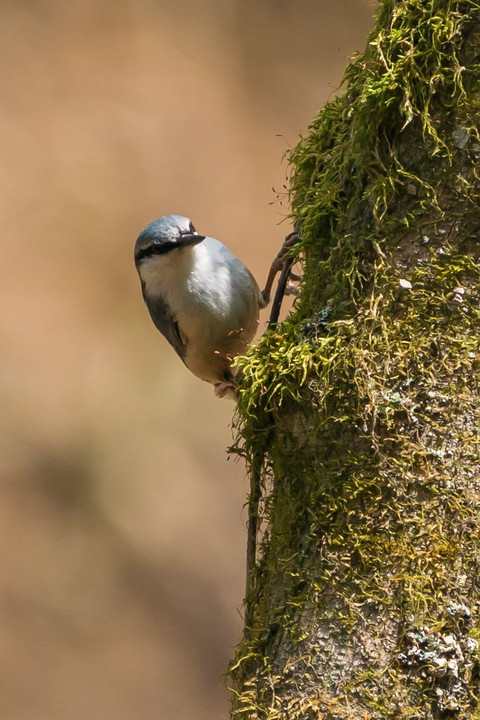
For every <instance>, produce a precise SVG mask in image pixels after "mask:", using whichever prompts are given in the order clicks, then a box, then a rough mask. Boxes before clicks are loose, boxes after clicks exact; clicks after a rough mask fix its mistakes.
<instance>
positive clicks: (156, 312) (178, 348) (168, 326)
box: [142, 282, 186, 360]
mask: <svg viewBox="0 0 480 720" xmlns="http://www.w3.org/2000/svg"><path fill="white" fill-rule="evenodd" d="M142 292H143V299H144V300H145V304H146V306H147V308H148V312H149V313H150V317H151V318H152V320H153V322H154V324H155V327H156V328H157V329H158V330H160V332H161V333H162V335H163V336H164V337H166V338H167V340H168V342H169V343H170V345H171V346H172V347H173V349H174V350H175V352H176V353H178V355H180V357H181V358H182V360H183V358H184V356H185V352H186V346H185V343H184V341H183V340H182V336H181V333H180V329H179V327H178V322H177V320H176V318H175V317H174V316H173V315H172V312H171V310H170V308H169V306H168V305H167V303H166V302H165V300H164V299H163V298H162V297H161V296H156V297H153V298H152V297H151V296H148V295H147V293H146V291H145V285H144V283H143V282H142Z"/></svg>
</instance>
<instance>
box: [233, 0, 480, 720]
mask: <svg viewBox="0 0 480 720" xmlns="http://www.w3.org/2000/svg"><path fill="white" fill-rule="evenodd" d="M479 38H480V10H479V5H478V3H476V2H473V1H472V0H463V1H461V2H460V1H459V0H450V1H447V0H442V1H440V0H429V1H428V2H427V1H426V0H405V1H402V2H392V1H391V0H387V1H386V2H384V3H383V4H382V6H381V8H380V12H379V14H378V19H377V25H376V28H375V30H374V31H373V33H372V34H371V36H370V38H369V42H368V45H367V50H366V51H365V53H363V54H362V55H358V56H357V57H356V59H355V60H354V62H353V63H352V64H351V65H350V67H349V68H348V70H347V73H346V84H347V86H346V92H345V94H344V95H343V96H342V97H340V98H337V99H336V100H334V101H333V102H332V103H329V104H328V105H327V106H326V107H325V108H324V109H323V110H322V111H321V112H320V113H319V115H318V117H317V118H316V119H315V120H314V122H313V123H312V125H311V127H310V128H309V132H308V135H307V136H306V138H305V139H304V140H302V141H301V142H300V143H299V145H298V146H297V148H295V150H294V151H293V152H292V154H291V157H290V161H291V164H292V178H291V201H292V214H293V218H294V219H295V221H296V222H298V223H299V224H300V227H301V244H300V245H299V246H298V247H297V248H296V251H297V252H298V253H299V254H300V253H301V254H302V257H303V262H304V282H303V287H302V295H301V298H300V300H299V302H298V304H297V307H296V310H295V312H294V313H293V314H292V315H291V316H290V317H289V318H288V319H287V320H286V321H285V322H284V323H283V324H282V325H281V326H279V327H278V328H277V329H276V330H275V331H270V332H268V333H266V334H265V336H264V337H263V338H262V339H261V341H260V342H259V343H258V345H257V346H256V347H254V348H252V349H251V350H250V351H249V353H248V354H247V355H246V356H244V357H242V358H239V360H238V365H239V367H240V369H241V371H242V377H243V380H242V384H241V387H240V392H239V405H238V408H239V409H238V424H239V428H240V429H239V443H238V445H237V450H238V451H240V452H242V453H243V454H244V455H245V457H246V458H247V460H248V461H249V462H250V466H251V468H252V471H253V472H254V473H256V474H257V475H259V477H260V481H261V484H262V488H263V493H262V504H261V508H262V513H263V524H262V537H261V547H260V551H259V554H258V562H257V566H256V569H255V573H254V575H255V576H254V578H252V583H251V593H250V597H249V598H248V599H247V600H248V602H249V604H250V607H251V608H252V613H251V627H249V628H248V632H247V633H246V635H245V638H244V641H243V642H242V643H241V644H240V645H239V647H238V649H237V657H236V660H235V663H234V664H233V665H232V669H231V678H232V683H233V685H234V688H235V698H236V699H235V702H234V711H233V717H234V718H236V719H239V718H252V719H253V718H265V720H274V719H275V720H277V719H285V720H286V719H287V718H288V720H294V719H295V718H299V719H300V718H302V719H303V720H304V719H306V718H319V717H322V718H334V717H335V718H341V719H343V718H350V717H352V718H359V717H361V718H412V719H413V718H432V719H433V718H440V717H447V716H449V715H448V713H453V716H454V717H456V718H457V717H458V718H467V717H471V716H472V712H473V707H474V705H475V698H476V695H477V690H478V688H477V681H478V671H477V659H476V652H477V651H476V648H475V637H476V635H478V634H479V629H478V611H479V610H480V607H479V597H480V595H479V580H478V578H479V577H480V573H479V569H480V554H479V553H480V551H479V548H480V524H479V517H478V503H479V502H480V477H479V447H480V434H479V428H480V417H479V414H480V411H479V408H480V397H479V395H480V388H479V382H478V378H479V370H480V348H479V344H480V343H479V337H480V333H479V330H480V262H479V255H480V247H479V245H480V244H479V241H478V238H479V237H480V213H479V207H480V176H479V170H478V161H479V159H480V140H479V137H480V136H479V109H480V108H479V102H478V99H479V84H480V64H479V63H480V40H479ZM327 308H329V310H328V312H326V309H327ZM259 541H260V538H259ZM452 603H453V604H456V605H459V606H465V607H466V608H468V612H469V613H470V618H471V621H470V623H462V622H456V621H455V622H453V621H452V616H451V614H449V610H448V608H450V607H453V605H452ZM422 633H423V635H422ZM420 637H424V638H426V640H421V641H420V640H418V638H420ZM452 637H453V640H451V639H449V638H452ZM445 638H447V640H446V639H445ZM449 642H450V643H451V644H452V647H453V646H454V645H455V643H456V645H455V648H460V650H458V657H457V663H456V670H455V663H453V662H452V663H451V668H450V670H448V672H447V671H445V673H444V674H443V675H442V674H441V672H442V668H443V660H445V659H446V658H447V661H446V662H447V664H448V662H450V660H448V657H449V656H448V652H447V651H444V650H442V648H443V647H444V646H445V643H447V646H448V643H449ZM415 643H416V645H415ZM422 643H423V645H422ZM435 644H436V648H437V650H436V651H435V652H437V651H438V652H437V654H435V652H434V650H429V649H428V648H429V647H430V646H432V647H433V646H434V645H435ZM412 648H413V649H412ZM415 648H416V649H417V650H418V653H417V655H419V653H420V654H421V653H422V652H423V653H427V657H426V660H425V662H424V663H423V664H422V663H416V662H413V661H412V662H410V663H409V661H408V658H410V659H411V658H412V657H413V656H414V655H415V652H416V650H415ZM428 652H432V653H433V655H430V656H428ZM455 652H457V650H455V651H454V650H452V651H451V658H450V659H452V658H453V655H454V654H455ZM409 653H410V654H409ZM442 653H443V654H442ZM460 656H461V657H462V658H463V660H460ZM402 658H403V660H402ZM405 658H406V660H405ZM425 664H426V665H427V666H428V667H429V669H428V671H427V670H425ZM439 668H440V670H439ZM452 668H453V670H452ZM454 670H455V672H454ZM455 673H456V674H455ZM450 716H451V715H450Z"/></svg>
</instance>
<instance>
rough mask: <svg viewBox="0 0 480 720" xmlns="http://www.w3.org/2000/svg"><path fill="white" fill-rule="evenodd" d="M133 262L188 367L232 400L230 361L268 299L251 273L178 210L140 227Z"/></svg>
mask: <svg viewBox="0 0 480 720" xmlns="http://www.w3.org/2000/svg"><path fill="white" fill-rule="evenodd" d="M135 266H136V269H137V272H138V274H139V277H140V281H141V286H142V294H143V299H144V301H145V304H146V306H147V309H148V311H149V313H150V316H151V318H152V320H153V322H154V324H155V326H156V327H157V329H158V330H159V331H160V332H161V333H162V335H164V337H165V338H166V339H167V340H168V342H169V343H170V345H171V346H172V347H173V349H174V350H175V352H176V353H177V355H178V356H179V357H180V358H181V360H182V361H183V363H184V364H185V365H186V367H187V368H188V369H189V370H190V371H191V372H192V373H193V374H194V375H196V376H197V377H198V378H200V379H201V380H205V381H206V382H209V383H212V385H213V386H214V390H215V394H216V395H217V396H218V397H231V398H235V397H236V378H235V372H234V370H233V369H232V362H233V360H234V358H235V357H236V356H237V355H239V354H240V353H243V352H244V351H245V350H246V347H247V346H248V344H249V343H250V342H251V341H252V340H253V338H254V336H255V333H256V331H257V327H258V323H259V311H260V310H261V309H262V308H264V307H266V305H267V304H268V301H269V294H270V293H269V291H268V292H265V291H264V292H263V293H262V291H261V290H260V288H259V287H258V285H257V282H256V280H255V278H254V277H253V275H252V273H251V272H250V270H249V269H248V268H247V267H246V266H245V265H244V264H243V262H241V260H239V259H238V258H237V257H236V256H235V255H234V254H233V253H232V252H231V251H230V250H229V249H228V248H227V246H226V245H224V244H223V243H222V242H220V241H219V240H216V239H215V238H213V237H208V236H206V235H201V234H199V233H198V232H197V230H196V229H195V227H194V226H193V223H192V221H191V220H190V219H189V218H187V217H184V216H183V215H163V216H162V217H159V218H157V219H156V220H154V221H153V222H151V223H150V224H149V225H147V227H146V228H145V229H144V230H142V232H141V233H140V235H139V236H138V238H137V240H136V243H135Z"/></svg>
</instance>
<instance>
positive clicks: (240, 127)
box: [0, 0, 373, 720]
mask: <svg viewBox="0 0 480 720" xmlns="http://www.w3.org/2000/svg"><path fill="white" fill-rule="evenodd" d="M372 14H373V6H372V2H371V0H335V1H333V0H296V1H295V2H294V1H292V0H291V1H290V2H287V1H286V0H255V2H253V0H176V2H174V3H173V2H162V0H157V1H156V2H155V1H154V0H123V1H122V0H120V2H116V3H114V2H112V1H111V0H105V1H104V2H98V1H95V2H94V0H79V1H78V2H73V3H66V2H65V0H38V1H35V0H11V1H9V0H3V2H2V3H1V6H0V52H1V63H0V89H1V94H0V96H1V105H0V119H1V133H0V147H1V155H2V159H3V162H2V167H1V170H0V188H1V196H2V203H1V229H2V240H1V243H0V253H1V262H0V275H1V282H0V292H1V303H0V342H1V363H0V402H1V407H2V413H1V416H0V532H1V543H0V568H1V569H0V583H1V584H0V718H1V720H77V719H78V720H84V719H85V718H89V720H110V719H111V720H127V719H130V718H141V720H170V719H171V718H175V720H184V719H185V720H186V719H188V720H191V718H195V720H207V718H208V720H212V719H214V718H219V719H220V718H226V717H227V714H228V703H227V696H226V692H225V690H224V688H223V683H222V681H221V679H220V675H221V673H222V672H223V671H224V670H225V669H226V665H227V662H228V660H229V658H230V657H231V654H232V651H233V648H234V645H235V642H236V640H237V639H238V636H239V632H240V629H241V603H242V597H243V585H244V555H245V520H246V518H245V511H244V509H243V504H244V501H245V497H246V492H247V486H246V482H245V479H244V468H243V467H242V466H241V464H235V463H234V462H233V461H232V460H231V461H230V462H227V458H226V453H225V449H226V447H227V446H228V444H229V443H230V441H231V439H232V431H231V427H230V422H231V416H232V411H233V404H232V403H231V402H229V401H220V400H217V399H216V398H215V397H214V395H213V389H212V388H211V387H210V386H208V385H207V384H205V383H201V382H200V381H198V380H196V379H195V378H194V377H193V376H191V375H189V373H188V372H187V371H186V370H185V369H184V368H183V366H182V365H181V363H180V361H179V360H178V358H177V357H176V356H175V354H174V352H173V351H172V350H171V349H170V348H169V347H168V346H167V343H166V342H165V341H164V340H163V339H162V337H161V336H160V335H159V334H158V333H157V331H156V330H155V328H154V326H153V324H152V323H151V321H150V319H149V317H148V315H147V312H146V310H145V308H144V307H143V303H142V300H141V293H140V285H139V282H138V278H137V276H136V273H135V270H134V266H133V260H132V253H133V243H134V241H135V238H136V236H137V235H138V233H139V231H140V230H141V229H142V228H143V226H144V225H146V224H147V222H149V221H151V220H152V219H153V218H155V217H156V216H158V215H162V214H165V213H170V212H178V213H182V214H186V215H189V216H190V217H191V218H193V220H194V223H195V225H196V227H197V228H198V230H199V231H200V232H204V233H208V234H211V235H214V236H217V237H219V238H220V239H222V240H223V241H224V242H226V243H227V244H228V245H229V246H230V247H231V248H232V249H233V250H234V251H235V252H236V253H237V254H238V255H240V257H241V258H242V259H244V260H245V261H246V262H247V264H248V265H249V266H250V267H251V269H252V270H253V272H254V273H255V275H256V276H257V278H258V280H259V282H260V284H261V283H263V281H264V279H265V276H266V272H267V268H268V265H269V262H270V261H271V259H272V258H273V256H274V255H275V253H276V252H277V250H278V248H279V246H280V243H281V241H282V238H283V236H284V235H285V234H286V233H287V232H288V231H289V226H288V223H283V224H282V225H280V224H279V223H280V221H281V220H282V218H283V217H284V216H285V215H286V214H287V212H288V206H287V205H286V204H285V200H283V204H282V202H280V201H279V200H278V199H277V192H275V191H273V190H272V186H273V187H274V188H275V190H276V191H280V193H281V192H282V186H283V185H284V183H285V175H286V172H287V168H286V165H285V162H284V161H282V156H283V154H284V152H285V151H286V150H287V149H288V148H289V147H292V146H293V145H295V143H296V142H297V139H298V136H299V134H300V133H304V132H305V131H306V128H307V125H308V123H309V121H310V120H311V119H312V117H313V116H314V114H315V113H316V112H317V110H318V109H319V107H320V106H321V105H322V104H323V103H324V102H325V101H326V100H327V99H328V98H329V97H331V96H332V95H333V93H334V92H335V90H336V88H337V87H338V84H339V82H340V79H341V76H342V73H343V70H344V67H345V65H346V63H347V61H348V56H349V55H350V54H351V53H353V52H354V51H355V50H361V49H363V47H364V45H365V38H366V34H367V31H368V29H369V28H370V26H371V23H372ZM262 320H265V316H264V317H263V318H262Z"/></svg>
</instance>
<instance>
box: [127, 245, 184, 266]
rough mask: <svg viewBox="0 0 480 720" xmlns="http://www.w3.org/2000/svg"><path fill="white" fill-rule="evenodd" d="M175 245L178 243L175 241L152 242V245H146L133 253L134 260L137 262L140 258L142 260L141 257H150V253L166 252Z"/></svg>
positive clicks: (163, 253)
mask: <svg viewBox="0 0 480 720" xmlns="http://www.w3.org/2000/svg"><path fill="white" fill-rule="evenodd" d="M177 247H178V243H177V242H175V241H172V242H162V243H153V244H152V245H147V247H144V248H141V249H140V250H138V251H137V253H136V255H135V260H136V261H137V263H138V262H140V260H143V258H146V257H151V256H152V255H165V253H168V252H170V251H171V250H174V249H175V248H177Z"/></svg>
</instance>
